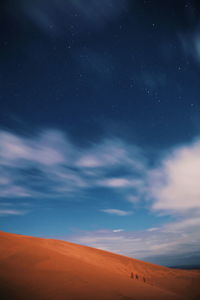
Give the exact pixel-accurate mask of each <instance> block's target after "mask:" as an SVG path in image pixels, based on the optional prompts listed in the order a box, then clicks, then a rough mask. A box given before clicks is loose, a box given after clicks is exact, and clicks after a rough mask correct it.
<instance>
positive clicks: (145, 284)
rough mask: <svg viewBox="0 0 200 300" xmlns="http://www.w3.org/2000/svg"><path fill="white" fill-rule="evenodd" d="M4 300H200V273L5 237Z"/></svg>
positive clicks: (1, 249) (1, 262) (0, 290)
mask: <svg viewBox="0 0 200 300" xmlns="http://www.w3.org/2000/svg"><path fill="white" fill-rule="evenodd" d="M131 277H133V278H131ZM0 298H1V299H10V300H18V299H20V300H21V299H26V300H27V299H30V300H31V299H54V300H55V299H59V300H60V299H65V300H71V299H74V300H78V299H84V300H86V299H88V300H90V299H91V300H95V299H96V300H100V299H101V300H103V299H110V300H111V299H113V300H117V299H121V300H131V299H133V300H137V299H138V300H139V299H146V300H147V299H148V300H157V299H160V300H162V299H166V300H169V299H187V300H189V299H191V300H192V299H200V272H199V271H184V270H177V269H169V268H165V267H161V266H158V265H153V264H150V263H145V262H143V261H139V260H136V259H132V258H128V257H125V256H121V255H117V254H113V253H109V252H106V251H101V250H98V249H94V248H90V247H85V246H80V245H76V244H72V243H69V242H64V241H59V240H51V239H41V238H33V237H28V236H22V235H16V234H10V233H4V232H0Z"/></svg>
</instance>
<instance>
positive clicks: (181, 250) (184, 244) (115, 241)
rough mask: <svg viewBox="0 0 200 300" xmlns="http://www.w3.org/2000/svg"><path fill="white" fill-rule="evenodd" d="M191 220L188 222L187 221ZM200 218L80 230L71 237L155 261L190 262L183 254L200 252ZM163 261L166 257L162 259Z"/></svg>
mask: <svg viewBox="0 0 200 300" xmlns="http://www.w3.org/2000/svg"><path fill="white" fill-rule="evenodd" d="M188 223H189V224H188ZM199 225H200V221H199V219H198V220H195V221H194V222H192V220H188V219H185V220H181V221H176V222H171V223H169V224H166V225H163V226H160V228H149V229H147V230H141V231H125V230H107V231H106V230H104V231H100V230H99V231H90V232H87V231H86V232H81V234H80V235H78V234H76V235H75V236H72V237H68V239H70V241H72V242H76V243H80V244H84V245H88V246H91V247H95V248H98V249H102V250H107V251H110V252H115V253H118V254H123V255H126V256H129V257H133V258H137V259H144V260H145V259H147V260H149V261H153V262H156V257H157V258H158V259H159V257H164V258H167V257H171V256H173V257H174V261H176V259H177V263H179V264H187V263H186V262H185V261H184V259H183V258H182V256H184V255H187V254H188V253H195V255H197V254H198V253H199V248H200V235H199ZM163 262H164V260H163Z"/></svg>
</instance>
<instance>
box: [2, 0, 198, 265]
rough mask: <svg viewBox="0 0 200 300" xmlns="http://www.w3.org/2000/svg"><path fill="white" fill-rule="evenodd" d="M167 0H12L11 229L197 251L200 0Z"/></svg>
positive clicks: (7, 17) (5, 95)
mask: <svg viewBox="0 0 200 300" xmlns="http://www.w3.org/2000/svg"><path fill="white" fill-rule="evenodd" d="M165 2H166V1H165ZM165 2H163V1H139V0H135V1H134V0H132V1H131V0H102V1H98V0H87V1H85V0H68V1H64V0H59V1H56V0H51V1H47V0H34V1H33V0H26V1H25V0H16V1H11V0H5V1H1V4H0V88H1V89H0V103H1V107H0V219H1V221H0V222H1V229H2V230H5V231H9V232H16V233H22V234H28V235H34V236H44V237H49V236H51V237H57V238H63V239H66V240H72V241H75V242H77V243H82V244H87V245H91V246H94V247H99V248H103V249H107V250H109V251H114V252H118V253H123V254H125V255H129V256H133V257H138V258H142V259H146V260H149V261H155V262H158V263H162V264H183V262H184V261H185V259H186V257H187V261H188V263H192V264H193V263H196V262H197V260H198V258H199V257H198V252H199V250H200V237H199V233H198V232H199V227H200V201H199V199H200V190H199V187H198V180H197V178H198V175H199V176H200V173H199V167H198V166H199V165H200V162H199V160H200V158H199V157H200V146H199V141H200V138H199V131H200V118H199V117H200V6H199V4H198V1H184V0H182V1H167V3H165ZM172 253H173V254H174V258H172V257H171V255H172Z"/></svg>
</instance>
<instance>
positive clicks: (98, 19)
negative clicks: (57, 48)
mask: <svg viewBox="0 0 200 300" xmlns="http://www.w3.org/2000/svg"><path fill="white" fill-rule="evenodd" d="M14 2H15V1H14ZM16 2H17V5H14V4H15V3H14V4H13V1H10V0H8V4H7V6H8V8H9V9H10V10H11V11H13V13H15V14H16V15H17V14H18V15H17V17H19V16H20V17H23V18H24V17H25V18H27V19H28V20H29V21H31V22H32V23H33V25H34V26H36V28H38V29H39V30H41V31H43V32H44V33H46V34H56V35H61V34H62V35H63V34H64V33H65V35H66V28H68V30H72V31H73V32H74V31H75V32H76V34H77V33H80V32H81V33H83V29H85V28H88V27H89V28H90V29H93V30H95V29H98V28H101V27H104V26H106V25H107V24H109V22H110V21H111V20H113V19H115V18H118V17H120V15H121V14H123V13H124V11H125V8H126V7H127V0H120V1H116V0H115V1H114V0H102V1H98V0H93V1H87V2H84V3H83V1H82V0H76V1H74V0H68V1H65V0H60V1H48V0H34V1H26V0H18V1H16ZM77 19H78V20H79V22H77ZM67 25H68V26H67ZM81 27H82V28H81Z"/></svg>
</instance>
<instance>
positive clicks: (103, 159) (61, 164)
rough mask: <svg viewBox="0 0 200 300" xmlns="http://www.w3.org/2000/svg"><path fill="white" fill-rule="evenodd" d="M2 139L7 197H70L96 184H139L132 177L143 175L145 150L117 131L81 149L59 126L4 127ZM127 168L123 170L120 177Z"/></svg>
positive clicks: (2, 184) (1, 184) (0, 163)
mask: <svg viewBox="0 0 200 300" xmlns="http://www.w3.org/2000/svg"><path fill="white" fill-rule="evenodd" d="M0 145H1V147H0V170H1V175H0V191H1V196H0V197H4V198H9V197H14V198H16V197H19V198H22V197H25V198H26V197H27V198H28V197H29V198H33V197H40V198H43V197H49V198H55V197H66V195H74V194H77V193H79V192H83V191H84V190H85V189H90V188H95V187H102V188H112V189H117V188H120V187H121V188H122V187H123V188H131V187H133V188H136V185H137V184H138V182H137V180H135V179H134V178H133V177H135V176H142V172H143V170H144V169H145V167H144V161H143V159H140V160H139V157H142V156H141V154H140V151H139V150H138V149H137V148H136V147H133V146H130V145H128V144H126V143H124V142H122V141H121V140H119V139H116V138H114V137H113V138H111V139H110V140H108V139H105V140H103V141H100V142H99V143H98V144H95V145H91V146H90V147H88V148H87V149H82V148H80V147H77V146H75V145H74V144H72V143H71V142H70V140H69V138H68V137H67V135H66V134H64V133H63V132H61V131H58V130H45V131H40V132H38V134H36V135H34V136H20V135H16V134H14V133H11V132H8V131H3V130H1V131H0ZM122 169H123V173H124V176H123V177H118V173H119V171H120V170H122ZM111 173H112V175H111ZM115 173H116V175H115V177H114V174H115ZM131 174H132V175H131ZM133 174H134V175H133Z"/></svg>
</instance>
